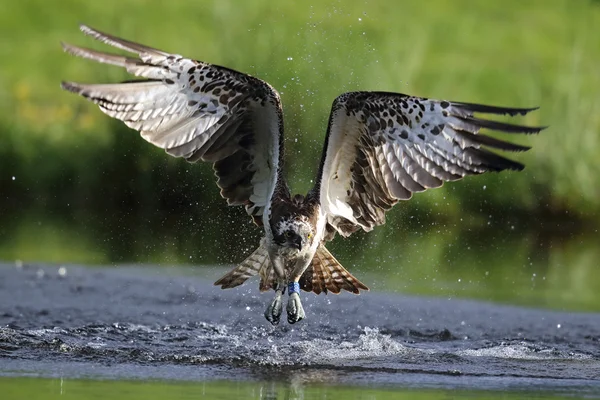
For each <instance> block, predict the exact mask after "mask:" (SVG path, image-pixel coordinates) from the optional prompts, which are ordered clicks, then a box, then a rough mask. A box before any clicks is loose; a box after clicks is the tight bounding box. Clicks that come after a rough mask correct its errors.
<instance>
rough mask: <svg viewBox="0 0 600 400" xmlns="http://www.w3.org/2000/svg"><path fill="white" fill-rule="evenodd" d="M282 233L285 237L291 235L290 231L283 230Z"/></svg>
mask: <svg viewBox="0 0 600 400" xmlns="http://www.w3.org/2000/svg"><path fill="white" fill-rule="evenodd" d="M284 235H285V237H286V238H289V237H292V232H291V231H285V232H284Z"/></svg>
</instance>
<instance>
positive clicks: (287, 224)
mask: <svg viewBox="0 0 600 400" xmlns="http://www.w3.org/2000/svg"><path fill="white" fill-rule="evenodd" d="M273 236H274V239H275V243H277V244H278V245H279V246H282V247H285V248H289V249H294V250H296V251H298V252H300V253H303V252H304V251H306V250H308V248H309V247H310V246H311V245H312V243H313V239H314V236H315V232H314V228H313V227H312V226H311V224H310V223H309V222H308V221H305V220H304V219H302V218H289V219H282V220H281V221H280V222H279V223H278V224H277V225H275V229H274V232H273Z"/></svg>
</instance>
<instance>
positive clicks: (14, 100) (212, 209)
mask: <svg viewBox="0 0 600 400" xmlns="http://www.w3.org/2000/svg"><path fill="white" fill-rule="evenodd" d="M2 8H3V10H2V13H0V60H2V62H1V65H0V109H1V110H2V113H1V115H0V259H3V260H22V261H24V262H33V261H44V262H56V263H86V264H118V263H132V262H136V263H137V262H140V263H160V264H165V265H173V264H181V263H186V264H194V265H208V264H210V265H214V264H230V263H235V262H238V261H240V260H242V259H243V258H244V257H245V255H246V254H248V253H249V252H251V251H252V250H253V248H254V247H255V246H256V244H257V243H258V239H259V237H260V231H259V230H257V229H256V228H255V227H253V226H252V225H251V224H250V223H249V222H248V218H247V217H246V215H245V213H244V212H243V210H241V209H237V208H228V207H226V205H225V204H224V202H223V201H222V200H220V197H219V194H218V190H217V187H216V185H215V184H214V179H213V176H212V169H211V168H210V166H209V165H191V164H187V163H185V162H183V161H182V160H178V159H174V158H170V157H168V156H166V155H165V154H164V153H163V152H162V151H161V150H158V149H155V148H153V147H152V146H151V145H149V144H147V143H146V142H144V141H143V140H142V139H140V138H139V136H138V134H136V133H135V132H133V131H130V130H128V129H127V128H125V127H123V126H121V124H120V123H116V122H114V121H112V120H110V119H109V118H108V117H106V116H105V115H104V114H102V113H101V112H100V111H99V110H98V109H97V108H96V107H95V106H94V105H93V104H90V103H88V102H86V101H84V100H83V99H81V98H78V97H76V96H73V95H71V94H68V93H66V92H62V91H61V90H60V89H59V83H60V81H61V80H74V81H81V82H115V81H121V80H125V79H129V78H130V77H128V76H127V75H126V74H125V73H124V72H123V71H122V70H120V69H118V68H115V67H111V66H106V65H99V64H95V63H92V62H89V61H86V60H82V59H76V58H73V57H71V56H69V55H67V54H64V53H63V52H62V51H61V48H60V41H66V42H70V43H73V44H78V45H83V46H86V47H92V48H97V49H104V50H107V48H106V47H105V46H102V45H99V44H98V43H95V42H94V41H93V40H92V39H90V38H86V37H84V36H83V35H82V34H81V33H80V32H79V31H78V29H77V26H78V24H79V23H86V24H88V25H90V26H92V27H95V28H98V29H100V30H104V31H107V32H110V33H113V34H115V35H118V36H121V37H124V38H127V39H130V40H134V41H139V42H142V43H145V44H148V45H151V46H153V47H157V48H160V49H163V50H166V51H171V52H174V53H179V54H183V55H186V56H189V57H192V58H196V59H200V60H203V61H207V62H212V63H216V64H221V65H225V66H228V67H230V68H234V69H237V70H240V71H243V72H246V73H250V74H253V75H256V76H258V77H260V78H262V79H265V80H267V81H268V82H270V83H271V84H272V85H273V86H274V87H275V88H277V89H278V90H279V91H280V93H281V97H282V100H283V104H284V111H285V123H286V129H287V131H286V135H287V142H286V145H287V149H286V155H287V159H288V160H289V161H288V166H291V168H289V169H288V171H289V180H290V183H291V185H292V187H293V189H294V190H295V191H297V192H305V191H306V190H308V189H309V188H310V186H311V182H312V180H313V179H314V176H315V173H316V169H317V163H318V161H319V154H320V151H321V147H322V142H323V139H324V134H325V128H326V122H327V118H328V114H329V109H330V106H331V102H332V100H333V99H334V98H335V97H336V96H337V95H339V94H340V93H342V92H345V91H350V90H385V91H396V92H404V93H410V94H413V95H418V96H425V97H433V98H441V99H449V100H458V101H467V102H478V103H484V104H486V103H487V104H494V105H505V106H515V107H530V106H540V110H539V111H537V112H534V113H532V114H530V115H528V116H527V117H523V118H521V119H519V120H518V122H520V123H524V124H529V125H549V126H550V127H549V128H548V129H547V130H545V131H543V132H542V133H541V134H540V135H538V136H532V137H522V138H521V137H517V138H514V139H515V140H516V141H519V142H520V143H522V144H526V145H531V146H533V150H531V151H530V152H528V153H525V154H515V155H511V156H513V158H515V159H518V160H519V161H521V162H523V163H525V164H526V166H527V167H526V169H525V170H524V171H523V172H521V173H504V174H498V175H496V174H490V175H485V176H479V177H472V178H470V179H466V180H465V181H462V182H459V183H453V184H448V185H445V186H444V187H443V188H441V189H438V190H433V191H430V192H427V193H422V194H417V195H416V196H415V197H414V199H413V200H411V201H409V202H406V203H402V204H400V205H399V206H397V207H396V208H395V209H394V210H393V211H392V212H391V213H389V218H388V223H387V224H386V225H385V226H383V227H381V228H379V229H376V230H375V231H373V232H372V233H370V234H368V235H366V234H357V235H355V236H353V237H352V238H351V239H350V240H346V241H341V240H337V241H335V242H334V243H333V244H332V245H331V248H332V250H333V251H334V253H335V254H336V256H338V258H339V259H340V260H341V261H342V262H343V263H344V264H345V265H346V266H347V267H349V268H350V269H352V270H353V271H355V272H357V275H359V276H361V277H364V279H363V280H365V281H370V282H372V284H371V285H370V286H371V288H373V289H379V290H383V289H387V290H394V291H401V292H406V293H419V294H430V295H441V296H457V297H474V298H480V299H485V300H492V301H502V302H508V303H515V304H525V305H534V306H544V307H553V308H560V309H572V310H588V311H600V272H599V268H598V265H599V264H600V250H599V246H598V244H599V243H600V240H599V239H600V236H599V234H598V226H599V225H600V212H599V210H600V185H599V184H598V176H599V175H600V162H598V157H599V155H600V134H599V130H600V129H599V128H600V95H599V93H600V2H598V1H592V0H537V1H534V0H531V1H527V2H523V1H518V0H506V1H502V2H496V1H483V0H481V1H466V0H463V1H452V2H450V1H444V0H429V1H427V2H423V1H419V2H418V1H364V0H361V1H358V0H352V1H349V0H345V1H312V2H295V1H291V0H289V1H288V0H285V1H277V2H274V1H269V0H254V1H227V0H217V1H208V0H206V1H177V2H162V1H144V0H121V1H114V0H105V1H102V2H99V1H95V2H93V1H75V0H64V1H60V2H48V1H41V0H38V1H36V0H22V1H18V2H17V1H14V2H5V3H4V4H3V7H2ZM111 51H112V50H111ZM510 139H513V138H512V137H511V138H510ZM240 225H241V227H240Z"/></svg>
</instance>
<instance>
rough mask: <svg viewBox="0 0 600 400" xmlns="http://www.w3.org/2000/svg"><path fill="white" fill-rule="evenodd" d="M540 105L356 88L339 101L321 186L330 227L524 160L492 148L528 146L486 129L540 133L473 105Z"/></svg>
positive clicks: (351, 225) (355, 222) (372, 216)
mask: <svg viewBox="0 0 600 400" xmlns="http://www.w3.org/2000/svg"><path fill="white" fill-rule="evenodd" d="M535 109H536V108H504V107H493V106H485V105H479V104H470V103H458V102H451V101H438V100H430V99H425V98H419V97H412V96H407V95H404V94H399V93H384V92H350V93H345V94H343V95H341V96H339V97H338V98H337V99H335V101H334V102H333V106H332V110H331V114H330V117H329V126H328V128H327V137H326V139H325V147H324V150H323V156H322V160H321V167H320V169H319V173H318V176H317V184H316V186H315V189H316V190H317V191H318V193H319V199H320V203H321V207H323V209H324V211H325V213H326V215H327V222H328V226H327V229H328V231H329V233H330V234H333V233H335V232H338V233H340V234H341V235H342V236H349V235H350V234H352V233H353V232H355V231H356V230H358V229H359V228H362V229H363V230H365V231H370V230H371V229H373V227H375V226H376V225H381V224H383V223H385V212H386V211H387V210H389V209H390V208H391V207H392V206H393V205H394V204H396V203H397V202H398V200H407V199H410V198H411V196H412V194H413V193H414V192H422V191H424V190H427V189H429V188H436V187H440V186H442V184H443V182H445V181H455V180H458V179H461V178H463V177H465V176H467V175H474V174H481V173H484V172H487V171H502V170H505V169H511V170H521V169H523V165H522V164H520V163H518V162H515V161H512V160H509V159H507V158H504V157H503V156H500V155H498V154H496V153H494V152H491V151H490V150H488V149H487V148H493V149H498V150H506V151H525V150H528V149H529V147H525V146H521V145H517V144H513V143H510V142H505V141H503V140H499V139H495V138H493V137H490V136H485V135H482V134H480V133H479V131H480V129H481V128H487V129H490V130H495V131H502V132H507V133H529V134H531V133H538V132H539V131H540V130H541V129H543V128H541V127H526V126H519V125H511V124H507V123H504V122H497V121H491V120H486V119H480V118H477V117H474V116H473V114H474V113H483V114H508V115H511V116H514V115H517V114H521V115H525V114H527V113H528V112H530V111H532V110H535Z"/></svg>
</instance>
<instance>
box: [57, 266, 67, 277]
mask: <svg viewBox="0 0 600 400" xmlns="http://www.w3.org/2000/svg"><path fill="white" fill-rule="evenodd" d="M58 276H61V277H65V276H67V268H65V267H60V268H59V269H58Z"/></svg>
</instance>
